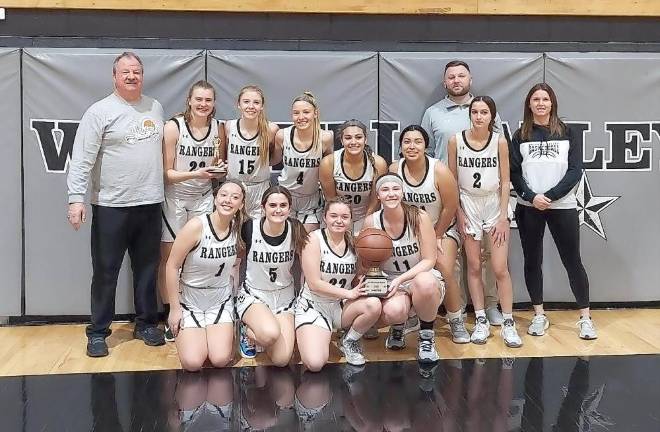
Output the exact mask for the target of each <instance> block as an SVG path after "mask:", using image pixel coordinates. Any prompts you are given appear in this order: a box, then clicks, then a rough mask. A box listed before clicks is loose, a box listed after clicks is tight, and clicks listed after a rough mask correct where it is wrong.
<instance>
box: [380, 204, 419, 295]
mask: <svg viewBox="0 0 660 432" xmlns="http://www.w3.org/2000/svg"><path fill="white" fill-rule="evenodd" d="M373 218H374V227H375V228H378V229H382V230H383V231H385V225H384V224H383V211H382V210H378V211H377V212H376V213H374V214H373ZM421 259H422V255H421V253H420V246H419V241H418V240H417V237H416V236H415V233H414V232H413V231H412V229H411V228H410V224H409V223H408V221H407V220H406V221H405V222H404V226H403V233H401V235H400V236H399V237H398V238H393V239H392V256H391V257H389V258H388V259H387V260H386V261H383V262H382V263H381V264H380V269H381V270H383V271H384V272H385V274H387V280H389V281H390V282H391V281H392V280H393V279H394V278H396V277H397V276H399V275H401V274H403V273H405V272H407V271H408V270H410V269H411V268H413V267H414V266H415V264H417V263H418V262H420V261H421Z"/></svg>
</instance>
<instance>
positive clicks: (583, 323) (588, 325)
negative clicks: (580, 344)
mask: <svg viewBox="0 0 660 432" xmlns="http://www.w3.org/2000/svg"><path fill="white" fill-rule="evenodd" d="M575 325H576V326H577V327H578V328H579V329H580V339H584V340H594V339H598V334H597V333H596V327H595V326H594V322H593V321H592V320H591V318H589V317H582V318H580V320H579V321H578V322H577V323H575Z"/></svg>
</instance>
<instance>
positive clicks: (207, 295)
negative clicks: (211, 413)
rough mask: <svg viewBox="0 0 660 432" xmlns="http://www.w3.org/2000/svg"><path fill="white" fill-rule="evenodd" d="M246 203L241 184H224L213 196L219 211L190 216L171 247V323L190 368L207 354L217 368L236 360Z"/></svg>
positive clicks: (168, 279) (184, 362) (199, 364)
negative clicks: (236, 284) (236, 274)
mask: <svg viewBox="0 0 660 432" xmlns="http://www.w3.org/2000/svg"><path fill="white" fill-rule="evenodd" d="M244 206H245V191H244V189H243V187H242V186H241V185H240V184H238V183H234V182H231V181H229V182H226V183H224V184H223V185H222V187H221V188H220V189H218V192H217V193H216V196H215V211H214V212H213V213H210V214H205V215H202V216H197V217H196V218H194V219H192V220H190V221H189V222H188V223H187V224H186V225H185V226H184V227H183V228H182V229H181V231H179V235H178V236H177V237H176V240H175V241H174V244H173V245H172V252H171V253H170V256H169V259H168V260H167V264H166V267H165V269H166V270H165V271H166V274H165V280H166V283H167V294H168V298H169V300H170V313H169V317H168V319H167V321H168V324H169V327H170V329H171V330H172V333H173V334H174V336H175V342H176V347H177V352H178V353H179V359H180V360H181V365H182V366H183V368H184V369H186V370H189V371H196V370H199V369H201V367H202V365H203V364H204V362H205V361H206V359H207V358H208V359H209V360H210V362H211V364H212V365H213V366H216V367H222V366H226V365H227V364H228V363H229V361H230V360H231V358H232V353H233V351H234V350H233V347H234V345H233V340H234V314H233V312H234V302H233V296H232V291H233V290H232V278H231V274H232V268H233V267H234V263H235V261H236V257H237V255H238V249H239V248H240V247H243V244H242V242H241V240H240V236H239V230H240V226H241V223H242V221H243V219H244V218H245V210H244ZM179 270H180V271H181V273H180V275H179ZM179 291H181V294H180V295H179Z"/></svg>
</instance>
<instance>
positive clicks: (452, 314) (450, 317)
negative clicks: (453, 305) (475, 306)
mask: <svg viewBox="0 0 660 432" xmlns="http://www.w3.org/2000/svg"><path fill="white" fill-rule="evenodd" d="M462 317H463V311H461V310H460V309H459V310H457V311H456V312H449V310H447V320H449V321H451V320H455V319H457V318H462Z"/></svg>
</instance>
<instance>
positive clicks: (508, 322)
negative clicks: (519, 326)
mask: <svg viewBox="0 0 660 432" xmlns="http://www.w3.org/2000/svg"><path fill="white" fill-rule="evenodd" d="M500 335H501V336H502V339H504V345H506V346H508V347H509V348H520V347H521V346H522V339H520V336H518V331H517V330H516V323H515V322H513V320H512V319H505V320H504V324H502V328H501V329H500Z"/></svg>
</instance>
